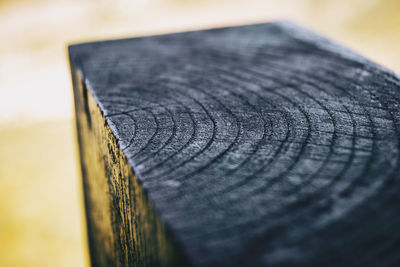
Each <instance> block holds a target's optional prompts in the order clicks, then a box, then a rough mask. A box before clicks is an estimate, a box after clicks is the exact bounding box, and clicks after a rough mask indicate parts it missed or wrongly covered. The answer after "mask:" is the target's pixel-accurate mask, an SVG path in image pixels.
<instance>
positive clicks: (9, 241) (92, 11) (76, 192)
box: [0, 0, 400, 266]
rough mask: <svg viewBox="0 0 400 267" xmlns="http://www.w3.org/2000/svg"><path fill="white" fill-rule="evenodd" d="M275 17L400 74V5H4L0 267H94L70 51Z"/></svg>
mask: <svg viewBox="0 0 400 267" xmlns="http://www.w3.org/2000/svg"><path fill="white" fill-rule="evenodd" d="M275 19H289V20H292V21H295V22H298V23H301V24H303V25H305V26H308V27H309V28H311V29H313V30H315V31H318V32H320V33H322V34H324V35H326V36H328V37H330V38H332V39H334V40H336V41H338V42H340V43H342V44H344V45H346V46H349V47H350V48H352V49H354V50H356V51H357V52H359V53H361V54H363V55H365V56H367V57H368V58H370V59H373V60H374V61H376V62H378V63H380V64H382V65H384V66H386V67H388V68H390V69H392V70H394V71H396V72H400V1H399V0H335V1H332V0H213V1H211V0H186V1H185V0H165V1H162V0H117V1H109V0H29V1H28V0H17V1H15V0H0V36H1V40H2V42H0V240H1V243H0V266H85V265H87V264H88V256H87V255H88V252H87V241H86V234H85V228H84V227H85V224H84V219H83V201H82V192H81V191H80V190H81V184H80V176H79V172H78V164H77V162H78V161H77V159H76V156H77V153H76V151H75V149H76V143H75V137H74V135H75V133H74V125H73V106H72V93H71V92H72V90H71V82H70V76H69V69H68V61H67V56H66V45H67V44H68V43H71V42H77V41H88V40H99V39H110V38H120V37H128V36H129V37H132V36H138V35H149V34H155V33H166V32H173V31H181V30H189V29H201V28H210V27H217V26H227V25H236V24H244V23H254V22H264V21H269V20H275Z"/></svg>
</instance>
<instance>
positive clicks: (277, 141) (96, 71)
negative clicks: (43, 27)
mask: <svg viewBox="0 0 400 267" xmlns="http://www.w3.org/2000/svg"><path fill="white" fill-rule="evenodd" d="M69 52H70V62H71V71H72V78H73V83H74V94H75V106H76V117H77V128H78V136H79V143H80V157H81V162H82V173H83V184H84V192H85V202H86V203H85V204H86V213H87V221H88V228H89V240H90V252H91V259H92V263H93V264H94V265H96V266H111V265H112V266H126V265H132V266H178V265H185V266H186V265H193V266H218V265H219V266H270V265H284V266H288V265H296V266H297V265H304V266H310V265H314V266H320V265H324V266H341V265H345V266H356V265H357V266H359V265H360V266H376V265H381V266H395V265H396V264H399V263H400V231H399V229H398V228H399V225H400V204H399V203H400V194H399V192H400V171H399V167H400V163H399V161H400V149H399V148H400V147H399V144H400V138H399V137H400V134H399V130H400V108H399V107H400V79H399V76H397V75H396V74H394V73H392V72H391V71H388V70H386V69H384V68H383V67H380V66H378V65H377V64H375V63H373V62H371V61H369V60H367V59H365V58H363V57H361V56H359V55H357V54H356V53H354V52H352V51H349V50H348V49H346V48H344V47H342V46H340V45H338V44H335V43H333V42H331V41H329V40H327V39H325V38H323V37H320V36H319V35H316V34H314V33H312V32H310V31H308V30H306V29H303V28H301V27H298V26H296V25H293V24H291V23H288V22H277V23H266V24H258V25H248V26H240V27H231V28H222V29H212V30H205V31H195V32H186V33H177V34H169V35H160V36H150V37H141V38H133V39H123V40H113V41H104V42H94V43H86V44H78V45H73V46H70V48H69Z"/></svg>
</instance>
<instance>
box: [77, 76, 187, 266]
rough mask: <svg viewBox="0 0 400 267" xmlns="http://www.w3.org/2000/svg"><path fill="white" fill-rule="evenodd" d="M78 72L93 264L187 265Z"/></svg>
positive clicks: (84, 176)
mask: <svg viewBox="0 0 400 267" xmlns="http://www.w3.org/2000/svg"><path fill="white" fill-rule="evenodd" d="M73 76H74V77H73V80H74V94H75V106H76V120H77V128H78V139H79V147H80V158H81V167H82V176H83V185H84V194H85V206H86V216H87V224H88V234H89V246H90V254H91V261H92V265H93V266H181V265H183V263H184V259H183V258H182V256H181V255H180V256H178V253H177V251H176V245H175V244H173V243H172V241H171V240H170V238H169V237H168V234H167V233H166V230H165V228H164V226H163V224H162V223H161V222H160V220H159V218H158V216H157V215H156V213H155V212H154V209H153V208H152V206H151V204H150V203H149V201H148V200H147V197H146V195H145V193H144V192H143V190H142V188H141V186H140V185H139V183H138V180H137V179H136V177H135V176H134V174H133V173H132V169H131V167H130V166H129V165H128V164H127V162H126V158H125V156H124V155H123V153H122V151H121V150H120V148H119V146H118V144H117V142H116V139H115V137H114V135H113V134H112V132H111V130H110V128H109V127H108V125H107V123H106V122H105V119H104V117H103V115H102V114H101V111H100V109H99V107H98V105H97V103H96V102H95V100H94V99H93V97H92V95H91V94H90V92H88V90H87V89H86V86H85V85H84V83H83V82H82V80H81V76H80V75H79V74H78V73H77V72H74V73H73Z"/></svg>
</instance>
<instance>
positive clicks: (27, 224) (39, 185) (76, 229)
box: [0, 120, 87, 266]
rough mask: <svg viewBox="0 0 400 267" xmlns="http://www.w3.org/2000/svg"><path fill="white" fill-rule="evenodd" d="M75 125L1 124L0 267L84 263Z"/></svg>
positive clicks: (62, 121)
mask: <svg viewBox="0 0 400 267" xmlns="http://www.w3.org/2000/svg"><path fill="white" fill-rule="evenodd" d="M72 126H73V125H72V122H71V121H69V120H60V121H49V122H42V123H37V124H34V125H31V126H28V127H24V126H18V127H13V126H12V125H3V126H2V127H0V140H1V145H0V178H1V180H0V240H1V243H0V266H85V263H86V262H87V258H85V257H86V255H87V254H86V253H87V252H86V243H85V242H86V240H85V239H84V230H85V229H84V221H83V216H82V215H83V214H82V209H81V205H82V204H81V203H82V201H83V200H82V197H81V196H82V194H81V191H80V190H81V184H80V181H79V180H78V175H77V171H78V170H77V167H76V166H77V164H76V162H75V161H76V157H75V156H76V155H75V144H74V138H73V134H74V131H73V127H72Z"/></svg>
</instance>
